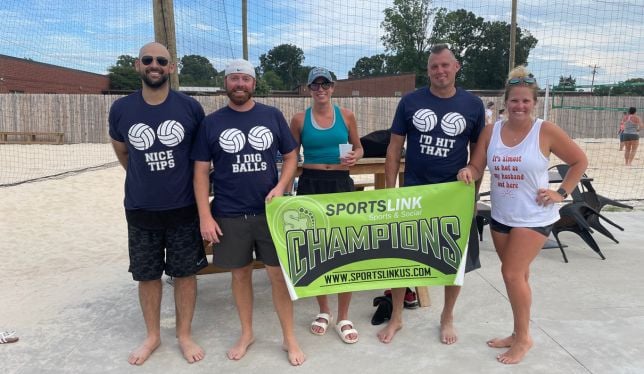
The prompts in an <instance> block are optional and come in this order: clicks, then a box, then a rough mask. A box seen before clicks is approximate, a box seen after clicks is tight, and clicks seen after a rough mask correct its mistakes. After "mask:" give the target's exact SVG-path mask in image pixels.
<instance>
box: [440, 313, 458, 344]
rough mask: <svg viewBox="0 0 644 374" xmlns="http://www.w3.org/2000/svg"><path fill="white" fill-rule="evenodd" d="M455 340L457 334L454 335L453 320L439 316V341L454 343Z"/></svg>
mask: <svg viewBox="0 0 644 374" xmlns="http://www.w3.org/2000/svg"><path fill="white" fill-rule="evenodd" d="M457 340H458V335H456V329H455V328H454V323H453V321H452V320H451V319H449V320H448V319H442V318H441V343H443V344H447V345H450V344H454V343H456V341H457Z"/></svg>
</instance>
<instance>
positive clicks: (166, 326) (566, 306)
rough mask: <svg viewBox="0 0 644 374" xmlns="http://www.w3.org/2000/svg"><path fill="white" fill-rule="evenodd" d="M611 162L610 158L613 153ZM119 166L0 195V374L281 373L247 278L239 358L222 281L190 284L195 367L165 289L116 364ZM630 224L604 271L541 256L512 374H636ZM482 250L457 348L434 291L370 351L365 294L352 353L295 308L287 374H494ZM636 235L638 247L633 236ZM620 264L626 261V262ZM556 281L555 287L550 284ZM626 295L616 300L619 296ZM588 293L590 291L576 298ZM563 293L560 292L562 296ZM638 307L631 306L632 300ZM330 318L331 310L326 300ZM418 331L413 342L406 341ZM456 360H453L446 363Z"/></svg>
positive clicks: (503, 324)
mask: <svg viewBox="0 0 644 374" xmlns="http://www.w3.org/2000/svg"><path fill="white" fill-rule="evenodd" d="M616 152H617V151H616ZM124 176H125V173H124V171H123V170H122V169H121V168H120V167H112V168H106V169H102V170H96V171H91V172H86V173H81V174H78V175H73V176H68V177H66V178H61V179H50V180H45V181H41V182H37V183H27V184H22V185H19V186H14V187H5V188H2V189H0V217H1V218H0V251H1V253H2V278H1V281H0V283H1V287H0V300H2V307H1V308H0V328H2V329H5V328H7V329H9V328H10V329H16V330H17V331H18V332H19V334H20V337H21V340H20V342H18V343H16V344H11V345H5V346H0V372H2V373H10V374H14V373H16V374H17V373H20V374H24V373H29V374H31V373H39V374H40V373H124V372H137V373H159V372H195V373H212V372H213V371H216V372H217V371H218V372H225V373H228V372H230V373H235V372H239V373H249V372H257V371H258V370H262V372H263V373H266V374H269V373H282V372H287V371H288V370H295V369H292V368H290V367H289V365H288V364H287V363H286V360H285V357H284V353H283V352H281V350H280V348H279V347H280V334H279V324H278V322H277V319H276V317H275V314H274V312H273V308H272V305H271V303H270V288H269V287H268V286H267V279H266V277H265V275H264V272H263V271H258V272H256V274H257V275H256V278H255V281H254V287H255V289H256V295H257V297H256V300H257V301H256V310H257V314H256V315H255V326H256V334H257V337H258V341H257V342H256V343H255V345H254V346H253V347H252V349H251V351H250V352H249V355H248V357H247V358H245V359H244V360H242V361H241V362H232V361H229V360H227V359H225V358H224V352H225V350H226V348H227V347H229V346H230V345H231V344H232V343H233V342H234V340H235V339H236V336H237V334H238V324H237V320H236V313H235V310H234V306H233V302H232V298H231V295H230V286H229V284H230V283H229V274H217V275H207V276H200V277H199V287H200V293H199V297H198V304H197V310H196V314H195V322H194V325H193V326H194V330H195V335H196V337H197V339H198V340H199V341H200V342H201V343H202V344H203V345H204V346H205V348H206V350H207V352H208V356H207V357H206V361H204V363H200V364H198V365H192V366H190V365H188V364H186V363H185V361H184V360H183V358H182V357H181V356H180V354H179V352H178V349H177V346H176V342H175V341H174V305H173V303H172V288H170V287H167V286H166V287H164V301H163V306H162V320H161V325H162V338H163V341H164V343H163V345H162V346H161V347H160V348H159V350H158V351H157V352H156V353H155V355H153V357H152V358H151V360H149V362H147V363H146V364H145V365H144V366H143V367H142V368H133V367H130V366H129V365H128V364H127V362H126V357H127V353H128V352H129V350H130V349H132V348H133V347H134V346H135V345H137V344H138V343H139V342H140V341H141V340H142V338H143V321H142V318H141V314H140V309H139V307H138V303H137V291H136V283H135V282H133V281H132V280H131V277H130V275H129V274H128V273H127V266H128V256H127V239H126V236H127V233H126V224H125V219H124V215H123V208H122V199H123V180H124ZM641 216H642V214H641V212H635V213H630V212H629V213H612V215H611V217H612V218H614V219H615V220H616V221H618V222H619V223H620V224H623V225H624V226H625V228H626V232H616V234H617V235H618V237H619V238H620V240H623V242H622V244H619V245H618V244H615V243H612V242H610V241H608V240H607V239H605V238H601V237H600V238H599V239H598V241H599V242H600V245H601V246H602V249H603V250H604V253H605V254H606V256H607V260H606V261H601V260H600V259H599V257H598V256H597V255H596V254H595V253H594V252H592V251H591V250H590V249H588V247H587V246H585V245H584V244H583V242H581V241H580V240H578V238H577V237H575V236H574V235H567V234H564V236H563V240H564V242H565V243H567V244H569V245H570V247H569V248H568V249H567V253H568V257H569V258H570V263H569V264H565V263H563V261H562V258H561V255H560V254H559V251H558V250H547V251H543V253H542V255H541V256H539V258H538V260H536V261H535V264H534V267H533V271H534V272H533V274H534V281H533V283H534V284H535V289H534V294H535V305H534V310H535V312H534V317H533V333H534V335H535V341H536V344H535V348H534V349H533V350H532V351H531V353H530V355H529V357H528V358H527V359H526V360H525V363H522V364H521V365H520V366H518V367H516V368H514V370H519V371H520V372H521V373H543V372H549V373H616V372H620V373H636V372H642V370H644V369H643V368H644V359H642V357H644V347H643V346H642V341H641V336H642V334H643V333H644V331H643V330H642V329H643V326H644V324H643V323H642V321H644V319H643V318H644V316H643V315H642V312H641V311H642V310H644V309H642V301H641V300H642V299H641V294H642V285H643V284H644V280H643V279H642V273H641V271H639V270H638V269H639V267H640V265H639V264H640V263H641V262H639V261H638V260H639V259H642V258H644V252H643V251H641V246H640V245H639V244H638V243H641V240H642V239H644V238H642V236H641V235H642V234H641V233H642V232H644V230H642V228H643V227H642V222H644V221H642V220H641ZM631 217H632V218H631ZM488 235H489V229H486V238H485V240H484V241H483V242H482V248H481V262H482V263H483V264H484V266H483V268H481V269H480V270H478V271H476V272H475V273H473V274H472V275H470V276H469V277H468V279H467V282H466V285H467V286H466V287H464V290H463V294H462V296H461V298H459V304H458V311H457V313H458V319H459V322H458V326H459V327H460V331H461V332H462V341H461V342H459V343H458V346H457V347H456V346H454V347H448V346H445V345H442V344H440V343H439V342H438V339H437V338H436V336H437V329H438V328H437V326H438V318H439V315H440V310H441V307H442V289H441V288H432V289H431V292H430V293H431V295H432V302H433V305H432V306H431V307H430V308H428V309H422V310H419V311H407V312H406V328H405V329H403V330H402V331H401V332H400V335H399V338H397V341H396V342H395V344H392V345H383V344H381V343H379V342H378V341H377V340H376V338H375V334H376V332H377V331H378V329H379V328H378V327H375V326H371V325H369V323H368V321H369V319H370V317H371V314H372V313H373V311H374V308H373V307H372V306H371V300H372V298H373V297H374V296H377V295H379V294H381V292H379V291H373V292H361V293H356V294H355V295H354V302H353V303H352V307H351V308H352V312H351V313H352V319H353V320H354V321H355V322H356V323H357V327H358V329H359V331H360V332H361V341H360V342H359V343H358V344H356V345H354V346H347V345H344V344H342V343H341V342H340V341H339V339H338V337H337V336H336V335H335V334H334V332H333V331H332V330H331V331H330V332H329V334H327V336H324V337H322V338H320V337H316V336H313V335H312V334H310V333H308V332H307V328H308V325H309V323H310V321H311V317H312V316H313V315H314V314H315V312H316V305H315V301H314V300H313V299H304V300H300V301H298V302H296V305H295V308H296V321H295V322H296V329H297V335H298V338H299V339H300V340H301V343H302V345H303V347H304V348H305V350H306V352H307V354H308V356H309V360H308V361H307V363H305V366H304V367H302V368H299V369H297V370H298V372H300V373H320V372H324V371H328V372H342V371H348V372H355V371H364V370H369V371H372V370H373V371H376V370H378V371H381V370H382V371H385V372H389V373H396V372H412V371H418V370H423V371H436V370H442V371H444V370H445V369H446V368H448V367H452V368H454V371H457V372H462V373H476V372H487V373H506V372H508V370H512V371H514V370H513V368H508V367H503V366H502V365H500V364H498V363H497V362H496V361H495V360H494V358H493V357H494V356H493V355H494V354H496V352H497V351H495V350H491V349H490V348H488V347H486V346H485V344H484V342H485V340H486V339H488V338H490V337H491V336H493V334H498V333H502V332H505V331H509V330H508V329H510V328H511V318H512V317H511V312H510V308H509V305H508V303H507V298H506V296H505V290H504V287H503V283H502V278H501V275H500V273H499V264H498V258H497V256H496V254H495V253H494V250H493V249H492V247H491V240H490V238H489V236H488ZM638 235H640V236H638ZM629 253H631V254H632V256H635V257H632V258H629V255H628V254H629ZM562 275H565V276H562ZM629 282H630V285H629V286H628V287H624V285H625V284H628V283H629ZM588 285H592V286H591V287H587V286H588ZM563 290H565V292H564V291H563ZM638 295H640V296H638ZM331 304H332V305H335V300H334V299H332V303H331ZM419 331H421V332H422V333H419ZM462 355H466V356H467V357H468V359H467V360H461V359H459V358H460V357H463V356H462Z"/></svg>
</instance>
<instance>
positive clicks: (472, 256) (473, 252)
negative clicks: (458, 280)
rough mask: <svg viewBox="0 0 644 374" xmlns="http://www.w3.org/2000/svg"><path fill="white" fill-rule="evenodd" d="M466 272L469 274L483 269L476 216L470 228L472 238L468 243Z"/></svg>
mask: <svg viewBox="0 0 644 374" xmlns="http://www.w3.org/2000/svg"><path fill="white" fill-rule="evenodd" d="M465 261H466V262H465V272H466V273H469V272H470V271H472V270H476V269H478V268H480V267H481V261H480V260H479V236H478V231H477V229H476V215H475V216H474V217H473V218H472V226H471V227H470V238H469V239H468V242H467V258H466V259H465Z"/></svg>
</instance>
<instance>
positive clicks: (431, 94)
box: [378, 44, 485, 344]
mask: <svg viewBox="0 0 644 374" xmlns="http://www.w3.org/2000/svg"><path fill="white" fill-rule="evenodd" d="M459 69H460V64H459V63H458V61H457V60H456V58H455V57H454V54H453V53H452V51H450V50H449V49H448V47H447V46H446V45H444V44H440V45H436V46H434V47H432V49H431V52H430V55H429V59H428V61H427V74H428V76H429V81H430V86H429V87H423V88H420V89H418V90H416V91H414V92H412V93H410V94H408V95H406V96H405V97H403V98H402V99H401V100H400V103H399V104H398V108H397V109H396V114H395V116H394V119H393V123H392V125H391V140H390V142H389V147H388V148H387V158H386V161H385V179H386V180H385V183H386V185H387V187H395V186H396V177H397V176H398V169H399V168H400V158H401V150H402V147H403V145H404V143H405V139H406V140H407V151H406V153H405V186H418V185H424V184H434V183H445V182H453V181H456V180H457V179H456V175H457V174H458V171H459V170H460V169H461V168H463V167H465V165H467V161H468V148H471V149H472V148H473V147H474V146H475V144H476V141H477V140H478V137H479V134H480V133H481V130H482V129H483V127H484V126H485V109H484V107H483V102H482V101H481V99H480V98H478V97H476V96H474V95H472V94H471V93H469V92H467V91H465V90H463V89H460V88H457V87H456V85H455V83H456V73H457V72H458V70H459ZM470 231H471V233H470V239H469V243H468V256H467V258H466V261H467V264H466V268H465V271H466V272H467V271H471V270H474V269H477V268H479V267H480V266H481V265H480V263H479V259H478V257H479V256H478V254H479V250H478V238H477V237H476V233H475V232H474V231H472V230H470ZM460 289H461V288H460V286H446V287H445V304H444V306H443V312H442V314H441V329H440V340H441V341H442V342H443V343H445V344H453V343H455V342H456V340H457V335H456V330H455V329H454V325H453V319H454V306H455V304H456V299H457V297H458V294H459V293H460ZM404 296H405V288H400V289H393V290H392V303H393V310H392V314H391V319H390V321H389V323H388V324H387V326H386V327H385V328H383V329H382V330H381V331H380V332H379V333H378V338H379V339H380V341H382V342H383V343H389V342H391V340H392V339H393V337H394V335H395V334H396V332H397V331H398V330H400V329H401V328H402V310H403V299H404Z"/></svg>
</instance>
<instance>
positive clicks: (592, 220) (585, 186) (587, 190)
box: [551, 164, 633, 243]
mask: <svg viewBox="0 0 644 374" xmlns="http://www.w3.org/2000/svg"><path fill="white" fill-rule="evenodd" d="M553 168H556V169H557V172H558V173H559V175H561V177H562V179H563V177H564V176H565V175H566V173H567V172H568V169H569V166H568V165H566V164H559V165H555V166H554V167H553ZM551 169H552V168H551ZM580 183H581V185H582V188H581V189H580V188H579V186H575V188H574V190H573V191H572V192H571V193H570V196H571V197H572V201H573V203H584V204H586V205H587V206H589V207H590V208H592V209H593V210H594V211H596V213H597V214H585V217H586V220H587V222H588V224H589V225H590V227H592V228H593V229H595V230H597V231H598V232H599V233H601V234H603V235H605V236H606V237H608V238H610V239H611V240H613V241H614V242H615V243H619V241H618V240H617V239H615V236H613V234H612V233H611V232H610V231H608V229H607V228H606V227H605V226H604V225H602V223H601V221H600V220H599V218H601V219H603V220H605V221H606V222H608V223H610V224H611V225H613V226H615V227H616V228H618V229H619V230H620V231H624V228H623V227H621V226H620V225H618V224H616V223H615V222H613V221H611V220H609V219H608V218H606V217H605V216H603V215H601V214H600V213H599V212H601V209H602V208H603V207H604V206H605V205H613V206H618V207H621V208H627V209H633V207H632V206H630V205H626V204H623V203H620V202H619V201H615V200H612V199H609V198H607V197H604V196H601V195H599V194H597V192H596V191H595V188H594V187H593V184H592V182H591V181H590V180H589V179H588V176H587V175H586V174H584V175H583V178H582V180H581V181H580Z"/></svg>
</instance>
